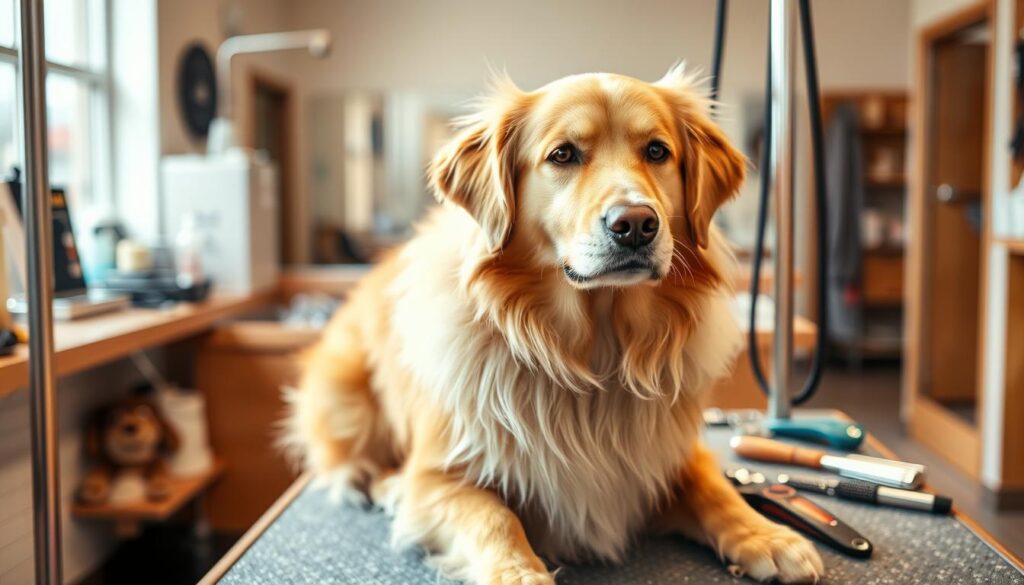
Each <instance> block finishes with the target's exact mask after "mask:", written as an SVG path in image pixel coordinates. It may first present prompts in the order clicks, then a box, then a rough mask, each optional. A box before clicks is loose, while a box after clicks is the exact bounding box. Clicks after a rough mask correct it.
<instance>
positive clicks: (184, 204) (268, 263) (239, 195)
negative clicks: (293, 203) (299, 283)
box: [160, 150, 280, 293]
mask: <svg viewBox="0 0 1024 585" xmlns="http://www.w3.org/2000/svg"><path fill="white" fill-rule="evenodd" d="M160 175H161V184H162V191H161V194H160V196H161V199H162V201H163V213H164V230H165V233H167V234H177V233H178V232H179V231H180V230H181V229H182V226H183V223H184V221H185V218H186V217H189V216H192V217H203V218H206V219H207V220H208V221H209V225H208V226H207V227H206V229H207V231H208V233H209V237H210V242H209V248H210V249H209V250H207V251H206V252H205V253H204V256H203V262H204V270H205V272H206V274H207V275H208V276H210V277H211V278H212V279H213V286H214V290H220V291H229V292H242V293H246V292H254V291H259V290H265V289H268V288H271V287H273V286H275V285H276V283H277V276H278V273H279V271H280V259H279V258H278V240H279V235H278V223H277V221H278V210H277V208H278V185H277V168H276V166H275V165H274V164H273V163H271V162H268V161H265V160H260V159H258V158H255V157H252V156H249V155H247V154H244V153H242V152H241V151H237V150H236V151H233V152H231V153H228V154H225V155H221V156H213V157H208V156H203V155H173V156H165V157H164V158H163V160H162V161H161V173H160Z"/></svg>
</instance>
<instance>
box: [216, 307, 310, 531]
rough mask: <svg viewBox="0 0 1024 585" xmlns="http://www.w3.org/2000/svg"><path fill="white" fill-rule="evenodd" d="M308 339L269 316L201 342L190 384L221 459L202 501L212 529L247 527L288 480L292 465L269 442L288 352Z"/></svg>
mask: <svg viewBox="0 0 1024 585" xmlns="http://www.w3.org/2000/svg"><path fill="white" fill-rule="evenodd" d="M316 337H317V332H316V331H314V330H310V329H299V328H294V327H288V326H285V325H283V324H280V323H277V322H271V321H266V322H262V321H252V322H245V321H240V322H237V323H230V324H226V325H222V326H220V327H219V328H218V329H216V330H215V331H214V332H213V333H212V334H210V335H209V336H208V337H207V338H206V339H205V340H204V341H203V343H202V346H201V348H200V351H199V352H198V355H197V358H196V386H197V387H198V388H199V389H200V390H201V391H202V392H203V394H204V395H205V397H206V412H207V417H208V418H209V428H210V445H211V446H212V447H213V451H214V452H215V453H216V454H217V456H218V458H219V459H220V460H222V461H223V462H224V465H225V467H224V474H223V476H222V477H221V479H220V481H218V482H217V483H216V484H215V486H214V487H213V488H212V489H211V490H210V493H209V496H208V500H207V502H208V512H209V516H210V522H211V523H212V525H213V527H214V528H215V529H217V530H221V531H225V532H241V531H244V530H246V529H248V528H249V526H251V525H252V523H253V522H255V521H256V519H257V518H259V517H260V515H261V514H262V513H263V512H264V511H265V510H266V509H267V508H268V507H269V506H270V505H271V504H273V503H274V500H276V499H277V498H278V496H280V495H281V493H282V492H284V490H285V489H287V487H288V486H289V485H290V484H291V483H292V481H294V480H295V477H296V473H295V472H296V471H297V469H292V468H291V467H290V466H289V464H288V462H287V461H285V459H284V456H283V454H282V452H281V450H280V449H279V448H278V447H277V445H276V439H277V433H278V432H279V425H278V421H280V420H281V418H283V416H284V401H283V399H282V390H283V388H284V387H286V386H291V385H294V384H295V380H296V376H297V375H298V362H297V360H296V359H295V354H296V353H297V352H298V351H300V350H301V349H302V348H303V347H305V346H307V345H309V344H310V343H312V342H313V341H315V340H316Z"/></svg>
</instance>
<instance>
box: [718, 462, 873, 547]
mask: <svg viewBox="0 0 1024 585" xmlns="http://www.w3.org/2000/svg"><path fill="white" fill-rule="evenodd" d="M725 475H726V477H728V478H729V479H730V480H732V482H733V483H734V484H736V486H737V487H736V489H737V490H738V491H739V492H740V495H742V496H743V499H745V500H746V501H747V503H748V504H750V506H751V507H753V508H754V509H755V510H757V511H758V512H760V513H762V514H764V515H765V516H767V517H769V518H771V519H772V520H775V521H777V522H780V523H782V524H785V525H787V526H790V527H792V528H795V529H797V530H799V531H800V532H803V533H804V534H806V535H808V536H810V537H812V538H815V539H817V540H820V541H821V542H823V543H825V544H827V545H829V546H831V547H832V548H834V549H836V550H838V551H839V552H841V553H844V554H847V555H849V556H852V557H858V558H867V557H870V556H871V552H872V551H873V550H874V547H873V546H872V545H871V541H869V540H868V539H866V538H864V537H863V536H862V535H861V534H860V533H859V532H857V531H856V530H854V529H853V528H852V527H851V526H850V525H849V524H846V523H845V522H843V521H842V520H840V519H839V518H837V517H836V516H835V514H833V513H831V512H829V511H828V510H826V509H824V508H822V507H821V506H819V505H817V504H815V503H814V502H812V501H811V500H809V499H807V498H805V497H803V496H801V495H800V494H799V493H797V491H796V490H795V489H794V488H792V487H790V486H788V485H784V484H779V483H771V482H768V481H766V479H765V477H764V475H762V474H760V473H756V472H751V471H750V470H749V469H746V468H740V469H731V470H729V471H726V473H725Z"/></svg>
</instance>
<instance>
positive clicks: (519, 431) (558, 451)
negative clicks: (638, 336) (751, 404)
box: [394, 268, 699, 560]
mask: <svg viewBox="0 0 1024 585" xmlns="http://www.w3.org/2000/svg"><path fill="white" fill-rule="evenodd" d="M410 271H411V273H413V274H407V275H403V277H402V278H401V279H399V283H398V285H397V286H396V288H395V290H396V296H395V304H394V322H395V323H400V324H401V327H400V328H398V329H397V330H396V332H397V333H398V335H399V336H400V337H401V338H402V342H401V346H402V353H401V356H399V359H400V360H401V361H402V362H403V364H404V366H406V367H407V368H409V369H410V370H411V371H412V372H413V373H414V376H415V377H416V379H418V380H419V381H420V382H421V383H422V384H423V385H424V387H425V389H427V390H428V391H430V392H431V393H432V394H433V400H435V401H437V402H438V403H439V405H440V406H441V408H442V409H443V411H444V413H445V415H446V416H447V417H449V418H450V443H449V451H447V457H446V458H445V460H444V461H443V462H442V464H443V465H446V466H450V467H453V468H462V469H465V473H466V475H467V478H468V479H470V480H472V482H475V483H477V484H478V485H480V486H485V487H489V488H494V489H496V490H498V491H499V493H501V494H502V495H503V496H504V497H505V499H506V500H507V502H508V504H509V505H510V506H511V507H512V508H513V509H515V510H516V511H517V512H518V513H519V515H520V517H521V518H522V519H523V521H524V525H525V527H526V530H527V534H528V535H529V537H530V541H531V543H532V544H534V546H535V548H536V549H537V551H538V552H539V553H541V554H544V555H546V556H548V557H549V558H558V559H566V560H568V559H575V558H584V557H592V556H593V557H598V558H603V559H609V560H617V559H620V558H622V555H623V553H624V552H625V550H626V548H627V547H628V545H629V543H630V541H631V540H632V539H633V538H634V537H635V536H636V535H637V533H638V532H639V531H640V530H641V529H642V528H643V525H644V523H645V521H646V519H647V518H648V516H649V515H650V513H651V512H652V511H653V510H654V508H655V507H656V506H657V505H658V503H659V502H660V501H663V499H664V498H666V497H667V496H668V495H669V493H670V491H671V490H672V488H673V487H674V486H675V484H676V482H677V479H678V476H679V471H680V464H681V462H682V461H683V460H684V457H685V454H686V450H687V449H688V447H689V446H690V445H691V444H692V441H693V438H694V437H695V435H696V433H697V431H698V430H697V428H698V427H697V424H698V423H697V421H695V420H694V419H693V416H694V413H698V412H699V409H698V408H697V407H696V406H695V405H694V403H693V401H694V400H695V399H694V396H693V395H692V394H691V393H684V394H682V395H680V396H678V398H677V399H676V400H675V401H674V400H673V399H672V398H671V396H672V393H671V392H667V393H666V396H665V398H657V399H646V400H644V399H640V398H638V396H636V395H635V394H633V393H630V392H629V391H627V390H625V389H624V388H622V387H620V386H618V384H617V383H616V382H615V372H614V367H615V364H616V357H617V354H618V348H617V342H616V341H615V338H614V334H613V333H612V331H611V324H610V321H609V319H610V308H611V306H610V302H611V299H610V296H609V297H608V298H606V299H600V302H595V303H593V310H595V311H596V315H595V316H594V318H595V321H594V324H595V326H596V327H595V331H594V333H595V338H594V343H593V349H592V356H591V361H592V366H593V367H594V370H595V372H597V373H598V374H603V375H605V379H606V382H605V384H604V387H603V388H591V389H589V390H588V391H586V392H577V391H572V390H570V389H567V388H565V387H559V386H557V385H556V384H555V383H554V382H553V381H552V380H551V379H550V378H549V377H548V376H546V375H545V374H544V373H543V372H539V371H535V370H530V369H528V368H525V367H524V366H523V365H522V364H521V363H519V362H518V361H517V360H516V359H515V358H514V356H513V353H512V351H511V350H510V348H509V346H508V344H507V343H506V342H505V340H504V338H503V337H502V335H501V334H500V332H498V331H496V329H495V326H494V325H493V324H489V323H487V322H486V321H485V320H479V319H477V318H476V316H475V314H474V311H473V307H472V306H470V305H468V304H466V303H465V302H454V301H453V296H455V295H453V292H452V291H453V290H457V289H456V288H455V283H452V282H446V283H445V282H444V280H445V279H444V278H443V276H438V275H437V273H434V274H433V275H426V274H424V273H423V271H422V270H420V269H416V268H412V269H411V270H410ZM402 281H404V283H406V285H407V286H402V284H401V283H402ZM413 283H415V286H413ZM608 295H611V293H610V292H609V293H608ZM423 306H430V307H432V310H429V311H424V310H422V308H421V307H423ZM428 332H429V333H428Z"/></svg>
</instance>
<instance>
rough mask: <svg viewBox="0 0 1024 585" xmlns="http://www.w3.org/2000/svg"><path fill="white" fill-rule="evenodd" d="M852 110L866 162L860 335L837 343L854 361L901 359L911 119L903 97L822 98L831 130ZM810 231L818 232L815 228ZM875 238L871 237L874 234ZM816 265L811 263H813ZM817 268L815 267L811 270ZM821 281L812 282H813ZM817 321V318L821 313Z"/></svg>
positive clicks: (871, 93) (860, 93)
mask: <svg viewBox="0 0 1024 585" xmlns="http://www.w3.org/2000/svg"><path fill="white" fill-rule="evenodd" d="M844 104H852V105H853V106H854V107H855V108H856V109H857V113H858V122H859V125H860V128H859V132H858V134H859V137H860V142H861V159H862V161H863V184H864V191H865V193H864V210H863V212H862V214H863V215H862V217H861V218H860V221H861V233H862V237H861V240H862V242H861V245H862V257H863V260H862V269H861V270H862V282H861V291H860V296H859V299H858V300H857V301H856V302H857V303H858V306H857V307H856V309H855V310H857V311H859V314H860V322H861V323H860V325H861V326H860V334H859V337H858V338H857V339H856V340H853V341H850V342H842V343H834V345H836V346H837V347H838V349H840V350H841V351H842V352H844V353H846V355H847V356H848V357H849V358H851V361H853V360H859V359H860V358H862V357H888V358H893V357H900V356H901V354H902V345H903V301H904V287H903V281H904V237H903V234H904V229H903V226H905V225H906V222H905V218H904V209H905V207H906V205H905V204H906V198H907V172H906V168H905V164H904V155H905V153H906V150H907V114H908V108H909V102H908V99H907V95H906V93H904V92H894V91H883V90H857V91H843V92H830V93H825V94H824V95H823V96H822V116H823V118H824V122H825V125H826V127H828V124H829V122H830V121H831V119H832V115H833V113H834V112H835V111H836V109H837V108H839V107H840V106H841V105H844ZM810 229H811V230H813V229H815V226H813V225H811V226H810ZM869 232H870V233H869ZM813 260H814V259H813V258H812V261H813ZM812 265H813V264H812ZM816 280H817V279H815V278H809V279H808V281H809V282H816ZM812 315H813V316H814V317H817V307H814V310H813V311H812Z"/></svg>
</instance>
